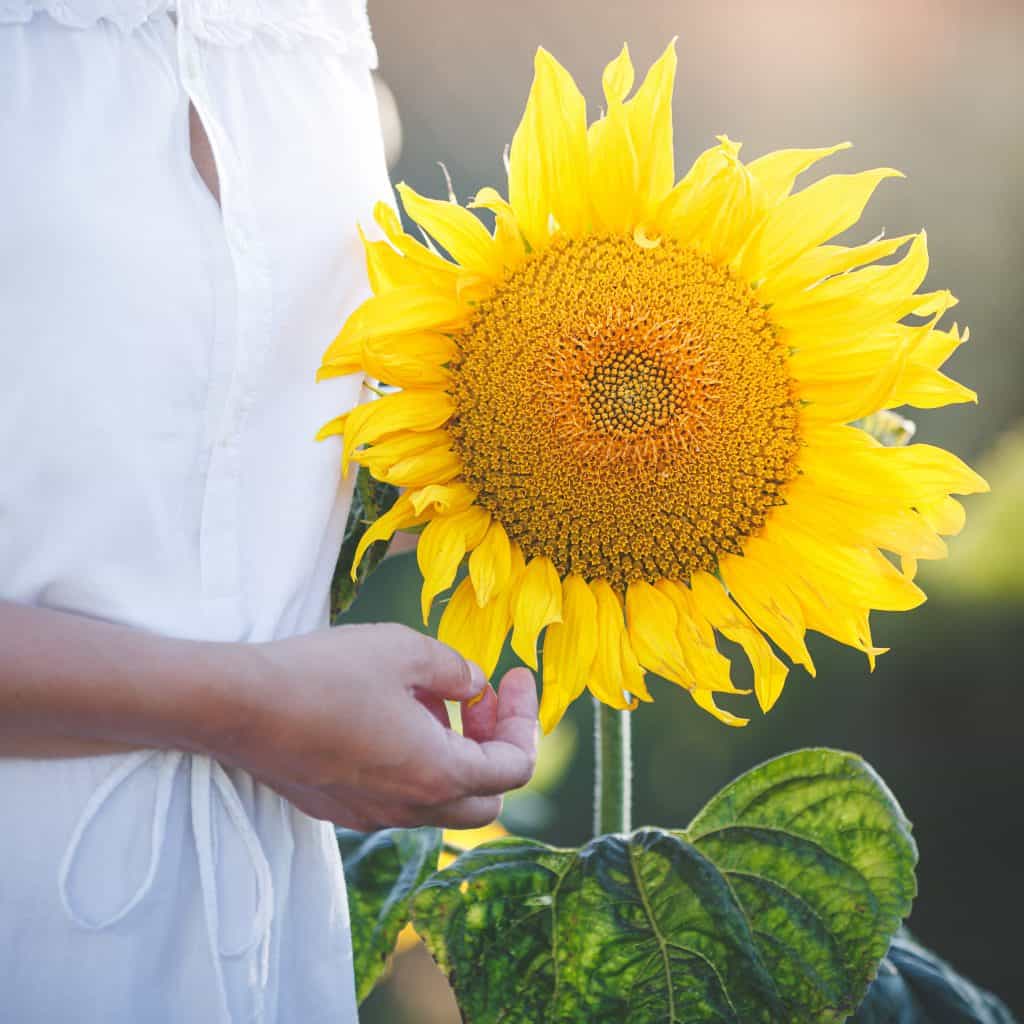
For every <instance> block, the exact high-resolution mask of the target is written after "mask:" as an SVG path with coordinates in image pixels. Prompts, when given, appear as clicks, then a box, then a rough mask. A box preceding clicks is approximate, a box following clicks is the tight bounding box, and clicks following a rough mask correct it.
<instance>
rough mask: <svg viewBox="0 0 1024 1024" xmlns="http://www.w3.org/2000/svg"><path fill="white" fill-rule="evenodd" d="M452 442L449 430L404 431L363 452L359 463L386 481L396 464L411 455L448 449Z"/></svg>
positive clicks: (360, 454)
mask: <svg viewBox="0 0 1024 1024" xmlns="http://www.w3.org/2000/svg"><path fill="white" fill-rule="evenodd" d="M450 441H451V438H450V436H449V434H448V431H447V430H423V431H412V430H409V431H404V432H403V433H400V434H395V435H394V436H393V437H389V438H388V439H387V440H386V441H380V442H378V443H377V444H375V445H374V446H373V447H372V448H366V449H364V450H363V451H361V452H360V453H359V462H360V464H361V465H363V466H366V468H367V469H369V470H370V471H371V472H372V473H373V475H374V476H375V477H377V479H378V480H384V479H386V477H385V475H384V474H385V473H387V471H388V469H390V468H391V466H393V465H394V464H395V463H396V462H401V461H402V460H403V459H407V458H409V456H410V455H419V454H420V453H421V452H426V451H430V450H431V449H432V448H444V447H447V445H448V444H449V442H450Z"/></svg>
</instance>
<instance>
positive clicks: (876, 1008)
mask: <svg viewBox="0 0 1024 1024" xmlns="http://www.w3.org/2000/svg"><path fill="white" fill-rule="evenodd" d="M853 1024H1016V1021H1015V1019H1014V1017H1013V1015H1012V1014H1011V1013H1010V1011H1009V1010H1008V1009H1007V1008H1006V1007H1005V1006H1004V1005H1003V1004H1002V1002H1000V1000H998V999H997V998H996V997H995V996H993V995H991V994H990V993H988V992H983V991H982V990H981V989H979V988H977V987H975V986H974V985H972V984H971V983H970V982H969V981H967V980H966V979H965V978H963V977H961V976H960V975H959V974H957V973H956V971H954V970H953V968H952V967H950V966H949V964H947V963H946V962H945V961H943V960H940V959H939V958H938V957H937V956H936V955H935V954H934V953H931V952H929V951H928V950H926V949H924V948H922V947H921V946H919V945H918V944H917V943H916V942H915V941H914V940H913V939H912V938H911V937H910V935H908V934H907V933H906V932H901V933H900V934H899V935H897V936H896V938H894V939H893V941H892V945H891V946H890V947H889V952H888V953H887V954H886V957H885V959H884V960H883V961H882V965H881V967H880V968H879V970H878V977H877V978H876V979H875V981H874V983H873V984H872V986H871V988H870V989H869V990H868V994H867V996H865V998H864V1002H863V1003H861V1005H860V1006H859V1007H858V1009H857V1012H856V1014H854V1016H853Z"/></svg>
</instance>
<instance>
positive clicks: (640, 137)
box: [626, 39, 676, 220]
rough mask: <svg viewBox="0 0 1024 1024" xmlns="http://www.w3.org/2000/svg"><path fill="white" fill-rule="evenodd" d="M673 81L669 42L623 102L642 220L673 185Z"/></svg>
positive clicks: (673, 58) (673, 57) (673, 52)
mask: <svg viewBox="0 0 1024 1024" xmlns="http://www.w3.org/2000/svg"><path fill="white" fill-rule="evenodd" d="M675 79H676V43H675V40H674V39H673V40H672V42H671V43H669V44H668V46H667V47H666V48H665V52H664V53H662V55H661V56H660V57H659V58H658V59H657V60H656V61H655V62H654V64H652V65H651V69H650V71H648V72H647V77H646V78H645V79H644V81H643V84H642V85H641V86H640V88H639V89H637V91H636V95H635V96H634V97H633V98H632V99H631V100H629V101H628V102H627V103H626V113H627V115H628V116H629V128H630V133H631V134H632V137H633V144H634V146H635V147H636V155H637V160H638V163H639V168H638V171H639V173H638V182H637V187H638V190H639V197H640V201H641V206H640V209H639V215H640V217H641V218H642V219H643V220H647V219H649V218H651V217H653V216H654V213H655V211H656V210H657V208H658V206H659V204H660V203H661V201H662V199H664V198H665V196H666V195H668V193H669V191H670V190H671V188H672V185H673V184H674V182H675V161H674V150H673V142H672V92H673V89H674V87H675ZM627 91H628V90H627Z"/></svg>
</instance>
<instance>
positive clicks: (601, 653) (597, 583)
mask: <svg viewBox="0 0 1024 1024" xmlns="http://www.w3.org/2000/svg"><path fill="white" fill-rule="evenodd" d="M590 592H591V593H592V594H593V595H594V601H595V603H596V611H597V654H596V657H595V659H594V668H593V671H592V672H591V674H590V680H589V682H588V685H589V687H590V692H591V693H593V695H594V696H595V697H597V699H598V700H600V701H603V702H604V703H605V704H607V705H608V706H609V707H613V708H619V709H623V710H624V709H625V708H633V707H636V703H637V701H636V699H635V698H634V699H629V697H627V694H633V693H638V692H641V691H645V690H646V687H645V686H644V684H643V669H642V668H641V667H640V663H639V662H638V661H637V660H636V659H635V658H633V659H632V661H631V662H629V663H627V662H625V661H624V659H623V642H624V641H625V642H627V643H628V637H627V635H626V623H625V621H624V619H623V615H622V605H621V604H620V603H619V598H618V597H617V596H616V594H615V591H613V590H612V588H611V587H610V586H609V585H608V583H607V582H606V581H605V580H593V581H592V582H591V584H590Z"/></svg>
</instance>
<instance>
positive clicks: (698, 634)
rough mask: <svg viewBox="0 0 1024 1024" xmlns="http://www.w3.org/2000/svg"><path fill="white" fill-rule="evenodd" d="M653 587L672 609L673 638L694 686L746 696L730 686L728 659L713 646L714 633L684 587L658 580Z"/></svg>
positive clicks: (731, 683)
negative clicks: (674, 634) (674, 615)
mask: <svg viewBox="0 0 1024 1024" xmlns="http://www.w3.org/2000/svg"><path fill="white" fill-rule="evenodd" d="M654 586H655V589H656V590H658V591H659V592H660V593H662V594H664V595H665V596H666V597H667V598H668V599H669V600H670V601H671V602H672V604H673V605H674V606H675V609H676V617H677V620H678V626H677V628H676V638H677V639H678V641H679V646H680V647H681V648H682V649H683V657H684V658H685V660H686V664H687V665H688V666H689V667H690V670H691V672H692V673H693V681H694V683H695V684H696V685H697V686H698V687H700V688H701V689H703V690H713V691H715V692H718V693H750V691H749V690H740V689H737V688H736V686H734V685H733V682H732V678H731V672H730V669H731V665H730V663H729V659H728V658H726V657H724V656H723V655H722V654H721V652H720V651H719V650H718V648H717V646H716V645H715V634H714V630H713V629H712V628H711V626H710V624H709V623H708V621H707V620H706V618H705V617H704V616H703V615H702V614H701V612H700V609H699V608H698V606H697V605H696V602H694V601H693V600H692V596H691V594H690V591H689V588H688V587H687V586H686V584H684V583H680V582H678V581H676V580H659V581H658V582H657V583H656V584H655V585H654Z"/></svg>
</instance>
